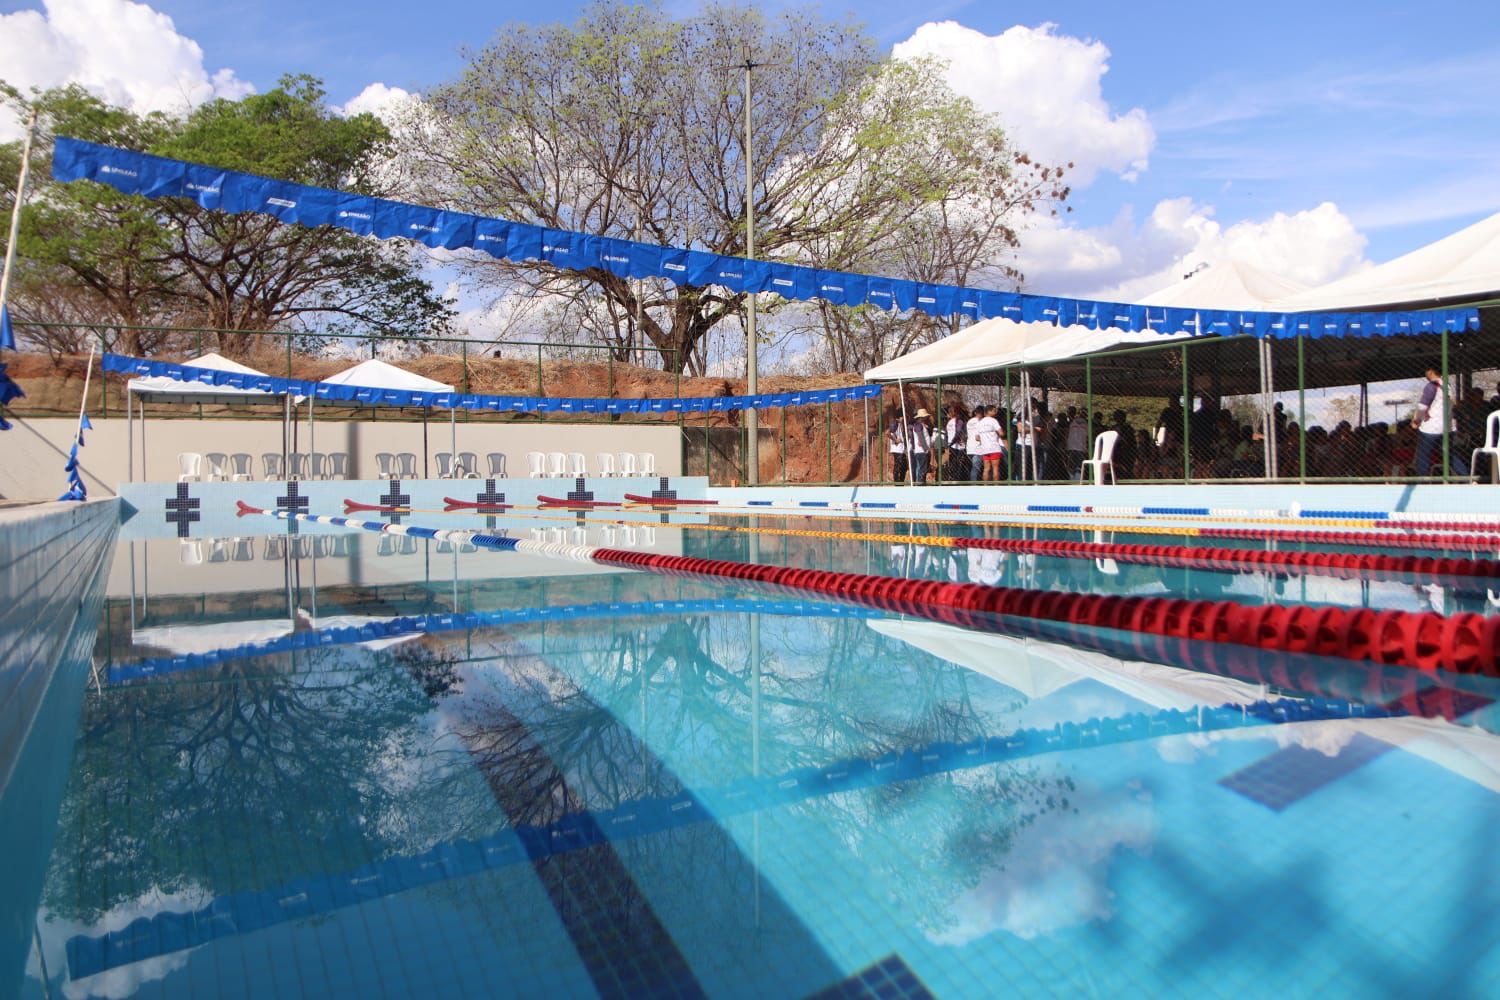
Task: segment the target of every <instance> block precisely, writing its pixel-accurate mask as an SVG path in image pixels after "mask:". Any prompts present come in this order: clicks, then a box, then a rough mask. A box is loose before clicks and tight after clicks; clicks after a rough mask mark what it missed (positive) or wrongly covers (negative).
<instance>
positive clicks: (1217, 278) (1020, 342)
mask: <svg viewBox="0 0 1500 1000" xmlns="http://www.w3.org/2000/svg"><path fill="white" fill-rule="evenodd" d="M1303 288H1304V286H1303V285H1300V284H1298V283H1297V282H1294V281H1289V280H1287V279H1285V278H1280V277H1277V276H1276V275H1273V274H1270V273H1268V272H1266V271H1262V270H1261V269H1259V268H1257V267H1255V266H1254V265H1252V264H1248V263H1245V262H1243V261H1225V262H1223V263H1219V264H1215V265H1213V266H1211V267H1207V268H1204V269H1202V270H1199V271H1197V272H1195V273H1193V274H1192V275H1190V276H1188V278H1187V279H1186V280H1183V281H1180V282H1176V283H1175V284H1172V285H1170V286H1168V287H1166V288H1164V289H1162V290H1161V291H1159V292H1156V293H1155V294H1153V295H1151V296H1148V297H1147V298H1146V299H1144V300H1143V301H1142V304H1143V305H1153V306H1176V307H1180V308H1187V309H1235V310H1245V311H1263V310H1271V309H1275V308H1277V306H1276V303H1277V302H1278V301H1279V300H1280V299H1281V298H1283V297H1285V296H1288V295H1292V294H1295V293H1297V292H1300V291H1302V290H1303ZM1191 336H1193V335H1192V334H1191V333H1155V332H1152V331H1125V330H1121V329H1117V328H1114V327H1108V328H1105V329H1102V330H1091V329H1089V328H1087V327H1083V326H1064V327H1059V326H1055V325H1053V324H1051V323H1018V322H1015V321H1013V320H1009V319H1004V318H1001V319H990V320H984V321H983V322H980V323H975V324H974V325H973V326H971V327H968V328H967V329H965V330H962V331H960V332H958V333H955V334H953V335H952V336H950V337H944V338H943V339H942V340H939V341H938V342H937V343H935V344H929V345H927V346H926V347H922V348H919V349H918V350H915V351H912V352H911V353H909V354H906V355H904V356H902V357H900V358H897V359H895V360H894V361H889V362H887V363H885V364H883V365H880V366H878V367H876V368H872V369H870V370H869V371H867V372H865V378H867V379H869V380H870V381H873V382H890V381H896V380H924V379H935V378H945V379H951V378H955V377H960V376H964V375H972V374H975V373H978V372H985V371H993V370H995V369H1000V368H1008V367H1013V366H1016V365H1047V364H1055V363H1058V362H1062V361H1066V360H1068V359H1071V358H1081V357H1084V356H1085V355H1089V354H1100V353H1103V352H1106V351H1109V350H1114V349H1119V348H1122V347H1134V346H1140V345H1150V344H1158V343H1169V342H1171V341H1174V340H1183V339H1186V338H1188V337H1191Z"/></svg>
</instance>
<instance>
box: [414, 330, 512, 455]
mask: <svg viewBox="0 0 1500 1000" xmlns="http://www.w3.org/2000/svg"><path fill="white" fill-rule="evenodd" d="M538 350H540V348H539V349H538ZM431 414H432V407H430V406H424V407H422V478H423V479H426V478H427V418H428V417H429V416H431Z"/></svg>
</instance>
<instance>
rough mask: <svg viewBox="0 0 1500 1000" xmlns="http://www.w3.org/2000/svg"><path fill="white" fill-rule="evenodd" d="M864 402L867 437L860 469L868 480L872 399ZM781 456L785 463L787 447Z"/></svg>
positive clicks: (867, 398)
mask: <svg viewBox="0 0 1500 1000" xmlns="http://www.w3.org/2000/svg"><path fill="white" fill-rule="evenodd" d="M862 402H863V403H864V410H865V436H864V447H863V448H862V449H861V450H862V451H863V452H864V461H863V462H861V463H860V468H861V469H863V470H864V478H866V479H868V478H870V397H869V396H866V397H865V398H864V399H863V400H862ZM782 419H783V421H784V420H785V419H786V410H785V408H783V409H782ZM783 426H784V425H783ZM781 454H782V460H783V461H785V459H786V447H785V445H783V446H782V453H781ZM781 478H782V480H783V481H785V480H786V477H785V476H782V477H781Z"/></svg>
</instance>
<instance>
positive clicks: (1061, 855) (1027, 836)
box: [929, 790, 1156, 945]
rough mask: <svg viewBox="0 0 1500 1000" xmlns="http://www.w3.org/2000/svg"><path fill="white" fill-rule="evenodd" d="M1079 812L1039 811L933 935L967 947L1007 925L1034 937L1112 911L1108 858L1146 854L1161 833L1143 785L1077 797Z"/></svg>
mask: <svg viewBox="0 0 1500 1000" xmlns="http://www.w3.org/2000/svg"><path fill="white" fill-rule="evenodd" d="M1076 805H1077V807H1078V811H1077V812H1076V813H1075V812H1071V811H1063V810H1059V811H1055V812H1046V813H1043V814H1041V815H1040V816H1039V817H1038V818H1037V821H1036V822H1035V823H1033V824H1032V825H1031V826H1029V827H1028V828H1027V829H1026V830H1025V831H1023V832H1022V833H1020V834H1019V835H1017V837H1016V839H1015V841H1014V842H1013V844H1012V845H1011V849H1010V850H1009V851H1008V852H1006V854H1005V855H1004V856H1003V857H1002V858H1001V859H1000V860H1001V864H1000V865H999V866H996V867H994V868H992V869H990V870H989V871H987V872H985V873H984V874H983V875H982V876H981V877H980V881H979V884H978V885H977V886H975V887H974V888H973V889H970V890H969V891H967V892H965V893H964V894H963V895H961V896H959V897H958V898H957V899H956V900H954V903H953V918H954V925H953V926H951V927H947V928H945V929H943V930H942V931H941V932H938V933H931V934H929V937H931V938H932V940H933V941H935V942H936V943H938V944H944V945H962V944H967V943H968V942H970V941H973V940H975V939H977V938H981V937H984V936H985V935H987V934H989V933H991V932H993V931H995V930H1004V931H1008V932H1009V933H1011V934H1014V935H1015V936H1016V937H1019V938H1023V939H1027V940H1030V939H1032V938H1035V937H1039V936H1041V935H1044V934H1050V933H1052V932H1054V931H1057V930H1061V929H1063V928H1065V927H1074V926H1077V925H1079V924H1084V923H1088V922H1090V921H1093V920H1108V919H1109V918H1110V916H1112V914H1113V910H1112V907H1111V901H1112V900H1113V898H1114V893H1113V892H1112V891H1111V890H1110V888H1109V864H1110V860H1111V859H1112V858H1113V857H1114V855H1115V852H1116V851H1117V850H1118V849H1119V848H1122V847H1125V848H1129V849H1131V850H1133V851H1137V852H1140V853H1144V852H1146V851H1147V850H1149V848H1150V846H1151V842H1152V840H1153V839H1154V837H1155V833H1156V818H1155V815H1154V813H1153V811H1152V808H1151V795H1150V793H1149V792H1146V791H1141V790H1137V791H1133V792H1119V793H1112V794H1110V795H1108V796H1106V797H1101V798H1091V799H1080V800H1078V801H1077V802H1076Z"/></svg>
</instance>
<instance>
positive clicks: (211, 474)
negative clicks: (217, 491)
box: [203, 451, 229, 483]
mask: <svg viewBox="0 0 1500 1000" xmlns="http://www.w3.org/2000/svg"><path fill="white" fill-rule="evenodd" d="M203 458H204V461H206V462H207V463H208V471H207V472H206V473H204V475H203V481H204V482H205V483H215V482H224V481H225V480H227V479H228V478H229V456H228V455H226V454H224V453H223V452H222V451H211V452H209V453H208V454H207V455H204V456H203Z"/></svg>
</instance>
